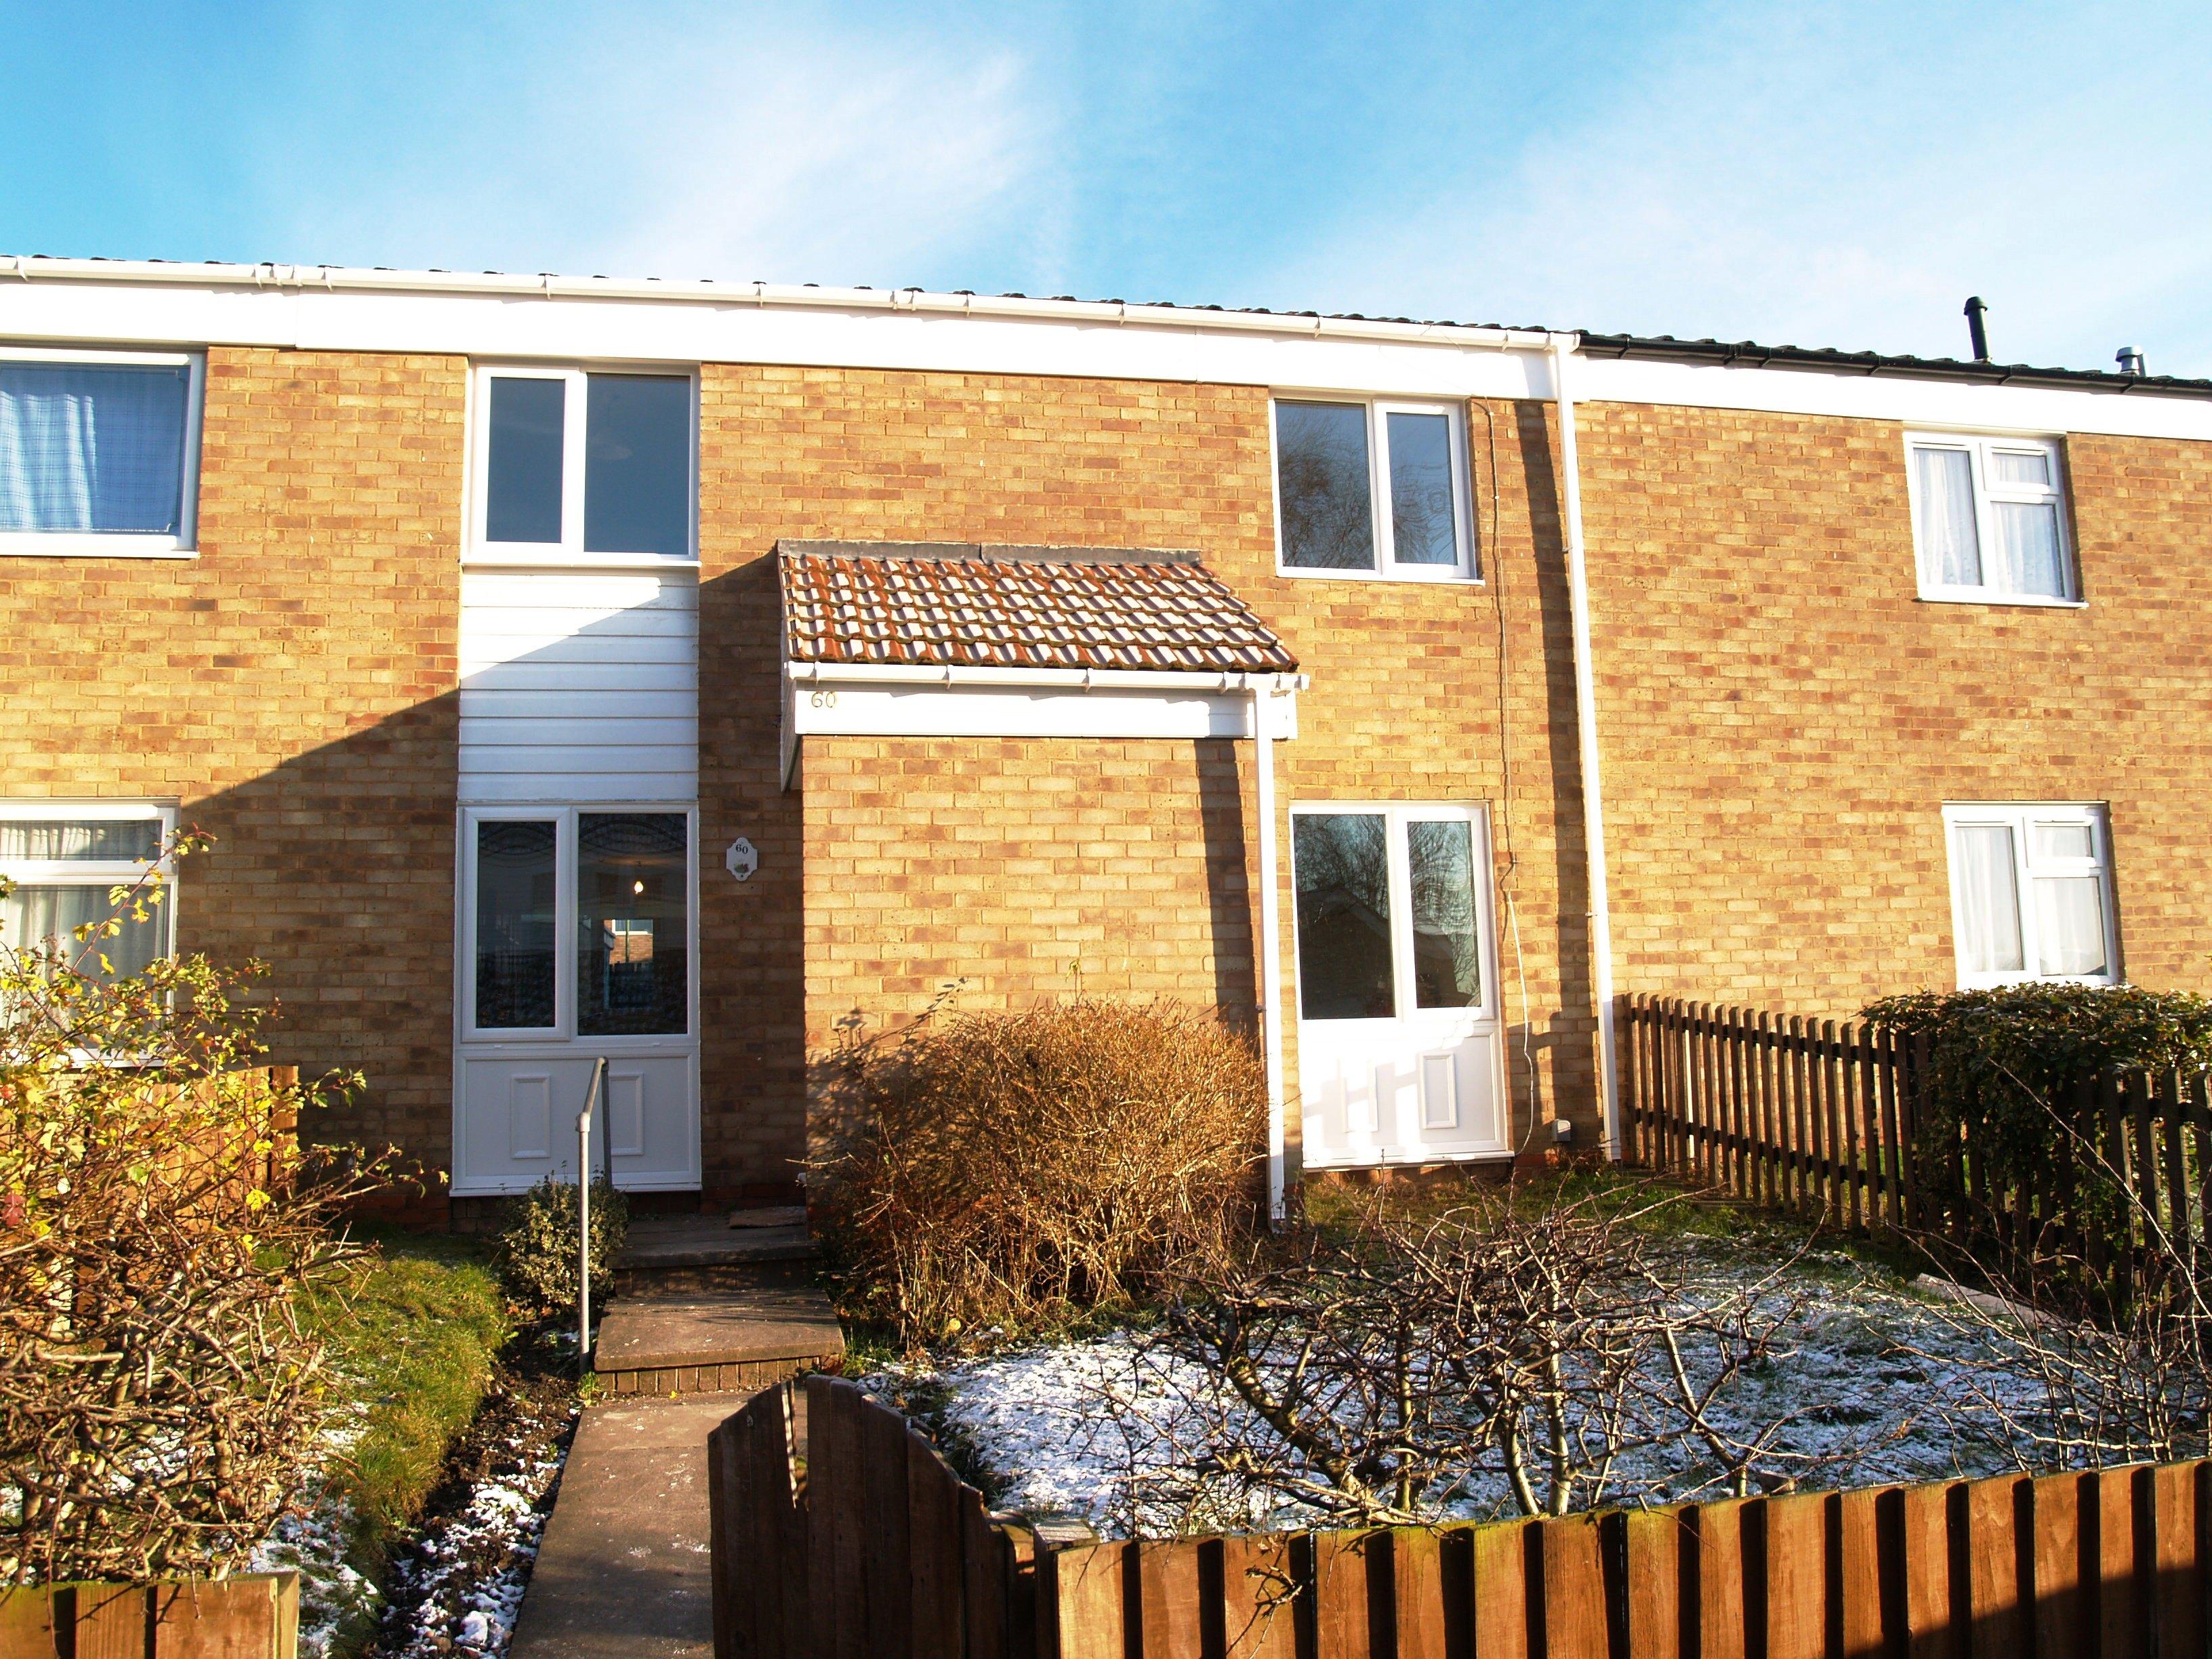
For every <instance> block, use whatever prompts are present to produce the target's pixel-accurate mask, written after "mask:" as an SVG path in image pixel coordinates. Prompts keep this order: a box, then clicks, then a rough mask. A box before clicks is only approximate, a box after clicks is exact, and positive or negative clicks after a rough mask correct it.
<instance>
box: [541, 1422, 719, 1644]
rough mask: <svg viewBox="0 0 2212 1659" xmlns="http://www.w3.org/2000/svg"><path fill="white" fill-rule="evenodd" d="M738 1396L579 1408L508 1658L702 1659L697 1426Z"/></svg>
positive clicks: (703, 1583)
mask: <svg viewBox="0 0 2212 1659" xmlns="http://www.w3.org/2000/svg"><path fill="white" fill-rule="evenodd" d="M743 1403H744V1401H743V1400H742V1398H739V1397H733V1396H732V1395H720V1396H714V1395H706V1396H701V1397H696V1398H690V1399H674V1400H653V1399H625V1400H619V1401H608V1402H605V1403H603V1404H599V1405H595V1406H593V1407H591V1408H590V1409H589V1410H588V1411H586V1413H584V1420H583V1421H582V1422H581V1423H580V1424H579V1425H577V1428H576V1439H575V1443H574V1445H573V1446H572V1447H571V1448H570V1449H569V1452H568V1466H567V1468H564V1469H563V1470H562V1474H561V1493H560V1497H559V1499H558V1500H557V1501H556V1504H554V1507H553V1514H552V1517H551V1519H550V1520H549V1521H548V1522H546V1524H545V1538H544V1542H543V1543H542V1544H541V1545H540V1546H539V1547H538V1565H537V1569H536V1571H533V1572H532V1575H531V1578H530V1589H529V1592H528V1594H527V1595H525V1596H524V1598H523V1602H522V1613H521V1616H520V1618H519V1619H518V1620H517V1621H516V1625H515V1632H514V1643H513V1646H512V1647H511V1648H510V1649H509V1650H508V1652H509V1656H510V1659H708V1656H710V1655H712V1653H713V1652H714V1596H713V1587H712V1581H711V1579H710V1578H709V1577H708V1554H707V1435H708V1431H710V1430H712V1429H713V1428H714V1425H717V1424H718V1423H720V1421H721V1420H722V1419H724V1418H726V1417H727V1416H728V1415H729V1414H730V1413H732V1412H733V1411H735V1410H737V1409H738V1407H739V1406H740V1405H742V1404H743Z"/></svg>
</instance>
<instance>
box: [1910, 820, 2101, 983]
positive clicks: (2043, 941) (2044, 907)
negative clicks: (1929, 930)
mask: <svg viewBox="0 0 2212 1659" xmlns="http://www.w3.org/2000/svg"><path fill="white" fill-rule="evenodd" d="M1943 827H1944V835H1945V839H1946V840H1947V841H1948V843H1949V846H1950V859H1951V925H1952V937H1953V938H1954V940H1955V941H1956V943H1957V949H1958V958H1959V988H1960V989H1961V990H1965V991H1978V990H1986V989H1988V988H1989V987H1991V986H1996V985H2018V984H2024V983H2026V982H2027V981H2032V980H2062V981H2072V982H2074V983H2076V984H2081V985H2116V984H2118V983H2119V981H2120V951H2119V945H2120V942H2119V935H2118V929H2117V928H2116V927H2115V926H2114V921H2113V910H2112V837H2111V832H2110V823H2109V820H2108V819H2107V817H2106V812H2105V809H2104V808H2103V807H2101V806H2096V805H2061V804H2054V803H2045V802H2025V803H2022V802H2008V803H2000V804H1996V805H1982V804H1972V805H1967V804H1954V805H1948V806H1946V807H1945V808H1944V809H1943Z"/></svg>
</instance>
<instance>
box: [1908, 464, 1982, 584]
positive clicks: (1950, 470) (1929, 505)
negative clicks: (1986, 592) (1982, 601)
mask: <svg viewBox="0 0 2212 1659" xmlns="http://www.w3.org/2000/svg"><path fill="white" fill-rule="evenodd" d="M1912 467H1913V473H1914V483H1915V484H1916V485H1917V488H1918V489H1919V492H1920V568H1921V569H1922V570H1923V572H1924V573H1925V576H1926V580H1927V581H1928V582H1929V585H1930V586H1940V587H1979V586H1981V585H1982V554H1981V544H1980V543H1979V541H1978V538H1976V536H1975V534H1974V465H1973V460H1972V458H1971V457H1970V456H1969V455H1968V454H1967V453H1966V451H1965V450H1963V449H1916V450H1914V451H1913V452H1912Z"/></svg>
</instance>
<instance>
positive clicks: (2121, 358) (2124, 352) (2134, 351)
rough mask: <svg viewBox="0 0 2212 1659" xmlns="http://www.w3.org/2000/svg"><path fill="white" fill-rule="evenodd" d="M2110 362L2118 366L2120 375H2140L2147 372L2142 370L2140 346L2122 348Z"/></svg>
mask: <svg viewBox="0 0 2212 1659" xmlns="http://www.w3.org/2000/svg"><path fill="white" fill-rule="evenodd" d="M2112 361H2113V362H2116V363H2118V365H2119V366H2120V373H2121V374H2147V373H2148V370H2146V369H2145V368H2143V361H2142V347H2141V346H2122V347H2121V348H2120V349H2119V350H2118V352H2117V353H2115V354H2114V355H2113V358H2112Z"/></svg>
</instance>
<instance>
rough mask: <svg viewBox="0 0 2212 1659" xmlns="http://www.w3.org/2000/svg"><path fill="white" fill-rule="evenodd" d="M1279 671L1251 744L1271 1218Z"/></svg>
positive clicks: (1277, 1129) (1283, 1165)
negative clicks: (1256, 781)
mask: <svg viewBox="0 0 2212 1659" xmlns="http://www.w3.org/2000/svg"><path fill="white" fill-rule="evenodd" d="M1275 687H1276V676H1274V675H1272V674H1268V675H1262V676H1260V677H1257V678H1255V679H1254V680H1253V682H1252V747H1253V750H1254V752H1255V755H1256V756H1257V772H1258V779H1259V792H1260V801H1259V817H1260V951H1259V962H1258V964H1257V972H1256V974H1255V978H1256V979H1257V980H1258V981H1259V984H1258V987H1257V989H1258V990H1259V993H1260V1047H1261V1054H1263V1056H1264V1057H1265V1059H1266V1062H1267V1218H1268V1219H1269V1220H1270V1221H1280V1220H1282V1219H1283V1218H1284V1215H1285V1186H1286V1184H1287V1182H1288V1177H1289V1169H1288V1160H1287V1154H1286V1152H1285V1146H1284V1142H1285V1133H1284V1127H1283V1115H1284V1114H1283V1018H1282V1011H1281V1009H1280V1008H1279V1007H1278V1006H1277V1004H1278V1003H1279V1000H1280V996H1279V990H1278V987H1277V986H1276V983H1275V981H1276V978H1277V976H1278V975H1279V969H1280V964H1281V962H1282V939H1283V922H1282V915H1281V906H1280V902H1279V897H1278V895H1277V892H1276V885H1277V882H1276V869H1275V720H1274V701H1275Z"/></svg>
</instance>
